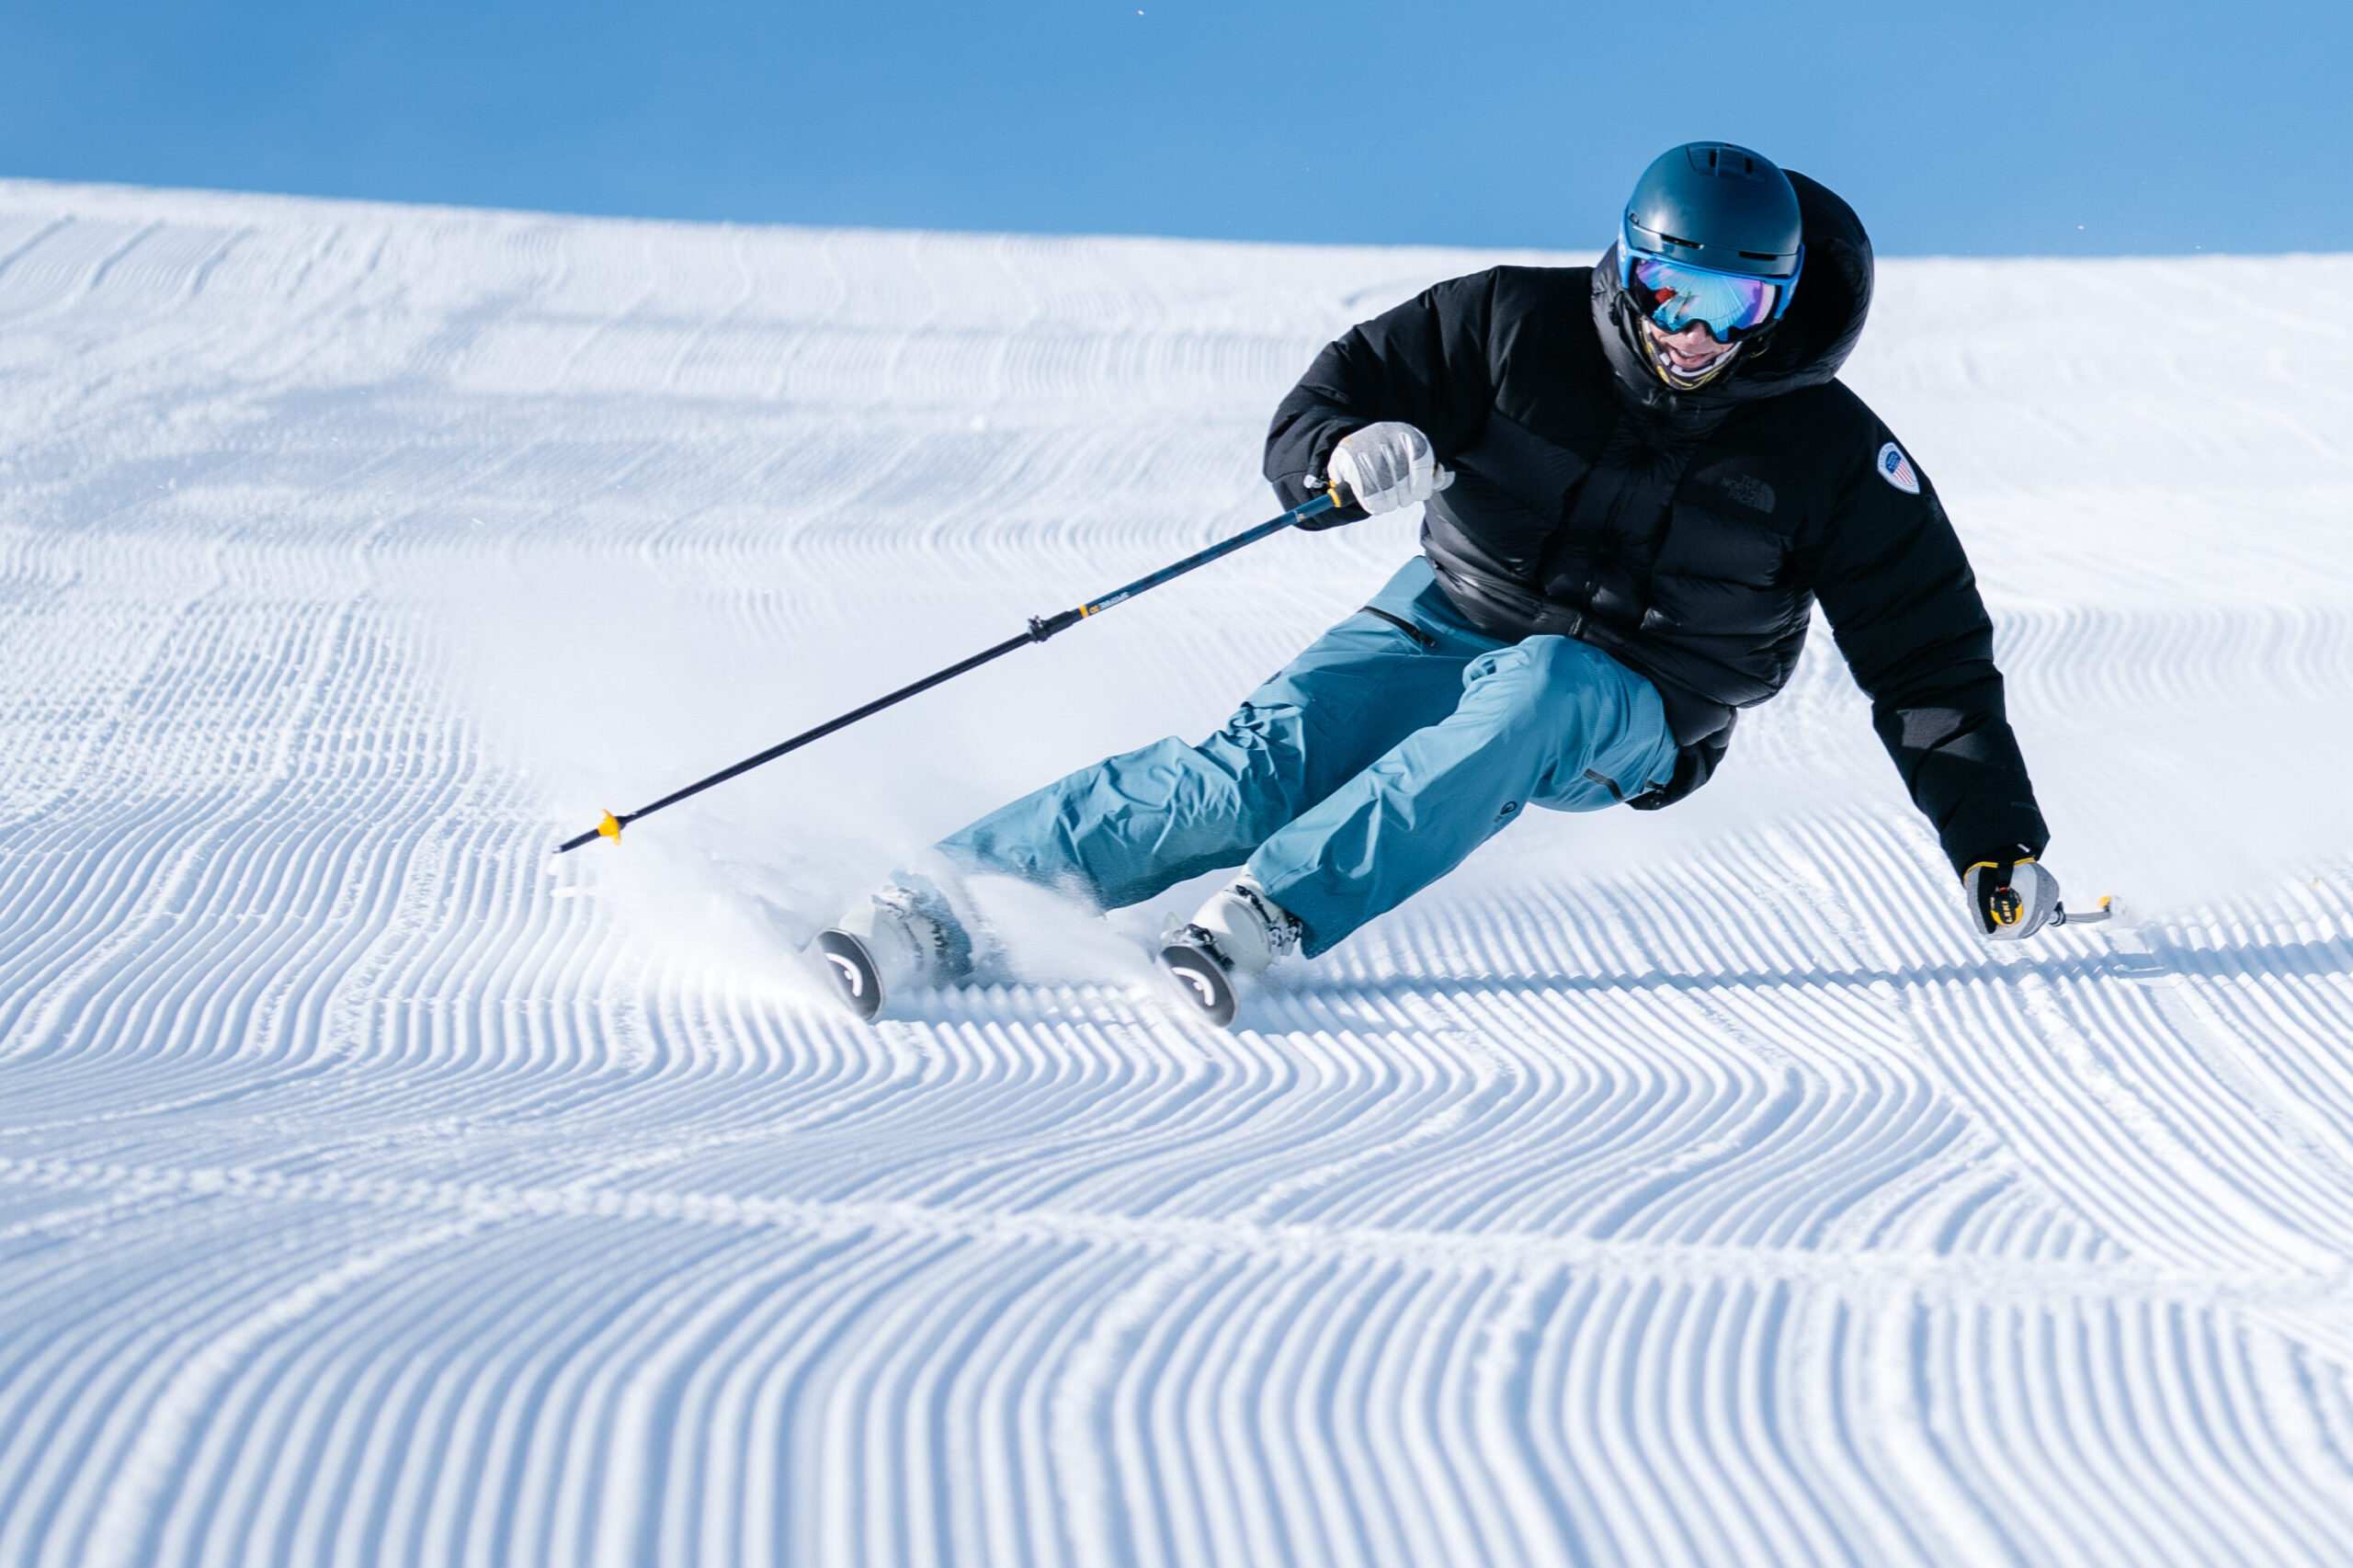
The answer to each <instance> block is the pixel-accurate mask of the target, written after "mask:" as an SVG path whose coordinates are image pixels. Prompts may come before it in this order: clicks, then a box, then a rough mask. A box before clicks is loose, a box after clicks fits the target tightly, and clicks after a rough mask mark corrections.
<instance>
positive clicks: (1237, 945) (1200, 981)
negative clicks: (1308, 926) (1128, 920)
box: [1160, 872, 1300, 1028]
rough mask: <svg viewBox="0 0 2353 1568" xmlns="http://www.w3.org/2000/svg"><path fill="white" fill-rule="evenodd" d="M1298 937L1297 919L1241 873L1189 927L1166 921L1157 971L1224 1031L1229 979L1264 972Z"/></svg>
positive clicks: (1228, 1022)
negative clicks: (1167, 924) (1168, 927)
mask: <svg viewBox="0 0 2353 1568" xmlns="http://www.w3.org/2000/svg"><path fill="white" fill-rule="evenodd" d="M1299 938H1300V924H1299V919H1298V917H1297V916H1296V915H1292V914H1291V913H1290V911H1289V910H1287V909H1285V908H1284V907H1283V906H1282V905H1281V904H1279V903H1276V902H1275V901H1274V900H1273V899H1271V898H1268V897H1267V890H1266V889H1264V888H1262V887H1260V886H1259V885H1258V881H1257V879H1256V878H1255V877H1252V876H1250V875H1249V874H1247V873H1246V872H1245V874H1244V875H1243V876H1241V877H1240V878H1238V879H1236V880H1235V881H1233V882H1232V883H1229V884H1228V885H1227V886H1225V887H1223V888H1221V889H1219V890H1218V891H1217V892H1215V893H1213V894H1211V897H1210V901H1209V902H1208V903H1204V904H1202V905H1201V907H1200V908H1199V909H1198V910H1196V911H1195V912H1194V914H1193V918H1192V921H1191V923H1190V924H1188V925H1185V926H1176V925H1175V924H1174V923H1173V922H1172V923H1171V926H1170V929H1169V931H1168V934H1167V936H1166V937H1165V938H1164V939H1163V942H1162V946H1161V949H1160V967H1161V969H1162V970H1163V971H1165V972H1166V974H1167V975H1168V977H1169V979H1170V980H1171V981H1172V982H1174V983H1175V984H1174V989H1175V991H1176V994H1177V995H1178V996H1180V997H1182V998H1183V999H1184V1001H1185V1002H1186V1004H1187V1005H1188V1006H1189V1007H1190V1008H1192V1009H1193V1010H1194V1011H1197V1012H1199V1014H1200V1016H1201V1017H1205V1018H1207V1019H1208V1020H1209V1021H1210V1022H1211V1023H1213V1024H1215V1025H1217V1026H1218V1028H1229V1027H1231V1026H1232V1025H1233V1011H1234V1006H1235V997H1234V991H1233V982H1234V978H1235V977H1236V976H1238V975H1253V974H1263V973H1265V972H1266V970H1267V965H1268V964H1271V963H1273V962H1274V961H1275V960H1277V959H1279V958H1280V957H1282V956H1283V955H1284V954H1285V953H1288V952H1290V950H1291V949H1293V948H1295V947H1297V946H1298V945H1299Z"/></svg>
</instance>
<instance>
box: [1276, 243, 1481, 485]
mask: <svg viewBox="0 0 2353 1568" xmlns="http://www.w3.org/2000/svg"><path fill="white" fill-rule="evenodd" d="M1495 276H1496V275H1495V272H1494V271H1492V270H1490V271H1487V272H1477V273H1472V275H1471V276H1470V277H1468V278H1450V279H1449V280H1448V281H1446V282H1444V283H1440V284H1438V285H1437V286H1436V287H1434V288H1431V289H1427V290H1423V291H1422V292H1421V293H1420V294H1418V295H1416V296H1415V298H1413V299H1411V300H1408V301H1405V303H1404V304H1402V305H1399V306H1398V307H1397V308H1396V309H1395V310H1392V311H1388V312H1383V313H1382V314H1381V315H1378V316H1375V317H1373V318H1372V320H1370V321H1369V322H1364V323H1361V324H1358V325H1356V326H1352V327H1350V328H1349V329H1348V330H1347V332H1345V333H1343V334H1342V335H1340V337H1339V338H1338V339H1337V340H1336V341H1335V342H1333V343H1331V344H1329V345H1327V346H1326V347H1325V348H1324V352H1323V353H1321V354H1319V355H1317V356H1316V357H1315V363H1314V364H1313V365H1311V366H1310V367H1308V371H1307V374H1306V375H1304V376H1302V377H1301V378H1300V381H1299V384H1298V385H1297V386H1295V387H1293V388H1292V389H1291V390H1290V395H1289V396H1288V397H1286V398H1284V399H1283V400H1282V402H1281V403H1279V404H1278V405H1277V406H1276V409H1275V418H1274V424H1273V426H1272V427H1271V428H1269V429H1268V431H1267V460H1266V474H1267V479H1269V480H1270V481H1272V482H1273V483H1274V486H1275V493H1276V494H1278V495H1279V496H1281V497H1282V503H1283V505H1284V506H1298V505H1299V504H1300V503H1301V502H1302V501H1304V500H1305V499H1307V496H1308V494H1309V482H1310V480H1311V478H1322V477H1324V475H1326V474H1327V473H1328V472H1330V468H1329V465H1330V462H1331V458H1332V449H1333V448H1335V447H1336V446H1338V445H1339V444H1340V441H1341V440H1342V439H1343V438H1344V437H1347V436H1348V435H1349V434H1350V433H1352V432H1354V431H1356V430H1358V429H1361V428H1363V427H1364V426H1368V425H1373V424H1380V423H1383V422H1389V421H1395V422H1398V423H1402V424H1406V425H1411V426H1414V427H1415V429H1417V430H1419V431H1421V432H1422V434H1423V435H1425V436H1426V437H1428V439H1429V443H1430V446H1431V447H1432V448H1434V449H1435V450H1436V456H1437V460H1438V462H1440V463H1445V462H1447V461H1449V460H1450V459H1451V458H1452V456H1453V454H1454V453H1456V452H1457V451H1460V450H1461V449H1462V448H1463V447H1465V446H1467V445H1468V444H1470V442H1471V441H1472V439H1473V438H1474V437H1477V435H1478V433H1479V428H1480V426H1482V425H1483V424H1484V423H1485V421H1486V416H1487V411H1488V410H1489V409H1490V408H1491V407H1493V406H1494V403H1495V378H1494V372H1493V370H1492V369H1491V368H1490V364H1489V360H1488V345H1487V327H1488V323H1489V321H1490V320H1491V319H1492V317H1493V314H1494V304H1495ZM1364 515H1365V513H1364V510H1363V508H1361V507H1358V506H1347V507H1343V508H1342V509H1340V510H1339V511H1336V512H1330V513H1326V514H1325V515H1324V518H1321V519H1318V520H1317V521H1315V522H1313V523H1306V524H1302V525H1301V526H1302V527H1303V528H1331V527H1333V526H1335V525H1336V524H1339V523H1347V522H1354V521H1355V520H1356V519H1358V517H1363V516H1364Z"/></svg>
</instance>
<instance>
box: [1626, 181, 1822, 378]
mask: <svg viewBox="0 0 2353 1568" xmlns="http://www.w3.org/2000/svg"><path fill="white" fill-rule="evenodd" d="M1803 232H1804V222H1803V220H1802V218H1801V217H1800V216H1799V213H1798V193H1797V191H1796V189H1795V188H1794V187H1791V186H1790V176H1787V175H1785V174H1783V173H1782V172H1781V170H1780V168H1779V165H1776V164H1775V163H1774V162H1773V161H1772V160H1771V159H1770V158H1768V157H1766V156H1764V155H1763V154H1762V153H1752V152H1750V151H1749V150H1748V149H1747V148H1745V147H1735V146H1733V144H1732V143H1730V142H1687V143H1685V144H1684V145H1683V146H1680V147H1675V148H1670V149H1669V150H1668V151H1666V152H1665V153H1660V154H1659V155H1658V156H1657V157H1656V158H1654V159H1653V160H1652V162H1651V166H1650V167H1649V168H1647V169H1644V170H1643V177H1642V178H1641V179H1639V180H1636V181H1635V182H1634V194H1633V195H1632V196H1631V198H1629V199H1627V202H1626V215H1625V219H1624V221H1623V222H1622V223H1621V224H1620V230H1619V236H1618V238H1619V244H1618V282H1619V286H1620V288H1622V289H1624V290H1627V291H1628V292H1630V293H1631V294H1632V295H1633V296H1634V298H1635V301H1636V303H1637V304H1638V305H1639V306H1640V307H1641V309H1642V311H1643V313H1644V314H1646V315H1648V316H1650V317H1651V318H1652V319H1653V320H1654V321H1655V322H1657V323H1658V324H1659V325H1660V327H1661V328H1663V329H1664V330H1665V331H1667V332H1670V333H1673V332H1680V331H1682V330H1683V329H1684V328H1685V327H1688V326H1689V325H1690V324H1692V323H1693V322H1695V321H1704V322H1706V323H1707V324H1708V326H1709V329H1710V330H1711V332H1713V333H1714V334H1715V335H1716V337H1717V338H1718V339H1719V340H1720V341H1722V342H1725V343H1732V342H1736V341H1738V340H1739V339H1740V338H1743V337H1745V336H1748V335H1751V334H1753V333H1756V332H1759V331H1762V330H1763V329H1764V328H1766V327H1768V326H1770V325H1771V324H1773V323H1774V322H1776V321H1779V319H1780V317H1781V313H1782V312H1784V311H1786V310H1788V309H1789V308H1790V298H1791V296H1792V295H1794V294H1795V293H1796V292H1797V283H1798V274H1799V272H1800V271H1801V270H1802V268H1803V267H1804V263H1805V246H1804V244H1802V240H1801V236H1802V233H1803Z"/></svg>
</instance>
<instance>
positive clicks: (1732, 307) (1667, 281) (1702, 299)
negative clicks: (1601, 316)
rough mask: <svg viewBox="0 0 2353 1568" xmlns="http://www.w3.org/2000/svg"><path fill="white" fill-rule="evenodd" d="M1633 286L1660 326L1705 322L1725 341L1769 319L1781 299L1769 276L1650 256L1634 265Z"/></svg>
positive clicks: (1671, 329) (1668, 328)
mask: <svg viewBox="0 0 2353 1568" xmlns="http://www.w3.org/2000/svg"><path fill="white" fill-rule="evenodd" d="M1633 286H1634V295H1635V298H1636V299H1638V300H1640V301H1642V302H1643V304H1644V305H1645V306H1646V307H1648V309H1649V311H1650V317H1651V320H1653V321H1654V322H1656V323H1658V324H1659V327H1660V329H1661V330H1663V331H1665V332H1681V331H1682V330H1683V329H1684V328H1685V327H1688V326H1689V325H1690V324H1692V323H1693V322H1705V323H1707V324H1708V330H1709V331H1710V332H1712V333H1714V334H1715V335H1716V336H1717V337H1718V338H1719V339H1721V340H1723V341H1726V342H1729V341H1730V340H1731V338H1732V335H1733V334H1734V333H1740V332H1754V331H1755V330H1756V328H1758V327H1760V326H1763V325H1764V324H1766V323H1767V322H1768V321H1771V320H1772V319H1773V311H1774V307H1775V306H1777V305H1778V304H1779V303H1780V299H1781V285H1780V284H1779V283H1776V282H1774V281H1773V280H1772V279H1770V278H1739V277H1735V276H1733V274H1731V273H1726V272H1703V271H1701V270H1699V268H1698V267H1681V266H1677V264H1676V263H1674V262H1671V261H1659V260H1656V259H1654V258H1651V257H1644V258H1643V260H1641V261H1638V262H1636V263H1635V264H1634V281H1633Z"/></svg>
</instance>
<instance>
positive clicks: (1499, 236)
mask: <svg viewBox="0 0 2353 1568" xmlns="http://www.w3.org/2000/svg"><path fill="white" fill-rule="evenodd" d="M2348 61H2353V0H2326V3H2321V0H2293V3H2291V0H2232V3H2231V4H2227V5H2222V4H2206V5H2196V6H2192V5H2176V4H2171V3H2166V0H2160V3H2156V4H2149V5H2140V6H2131V5H2122V4H2107V3H2102V4H2075V3H2070V0H2045V3H2042V4H2014V3H2010V0H1996V3H1993V4H1984V5H1974V6H1962V5H1946V6H1901V5H1862V4H1849V3H1843V0H1779V3H1774V4H1756V5H1745V6H1744V5H1727V4H1718V3H1714V0H1710V3H1708V4H1696V5H1685V6H1662V5H1656V4H1644V3H1643V0H1620V3H1618V4H1612V5H1585V4H1559V3H1556V4H1549V5H1544V4H1527V3H1516V4H1506V3H1501V0H1456V3H1454V4H1449V5H1444V6H1433V5H1413V4H1402V3H1388V0H1371V3H1368V4H1360V5H1336V4H1298V5H1284V4H1279V3H1278V4H1267V3H1262V4H1256V5H1245V4H1240V3H1235V0H1125V3H1119V4H1113V3H1108V0H1008V3H1006V4H995V5H990V4H972V5H962V6H955V5H946V4H935V3H931V0H909V3H906V4H899V5H890V4H876V3H872V0H833V3H830V4H824V5H812V4H804V3H802V0H762V3H750V0H662V3H660V4H655V3H653V0H637V3H633V4H621V3H618V0H570V3H567V4H561V5H559V4H550V3H544V0H472V3H469V4H452V3H448V0H403V3H402V4H398V5H384V4H382V3H381V0H378V3H375V4H370V5H367V6H358V5H348V4H343V3H341V0H299V3H298V0H245V3H244V4H237V5H222V4H207V3H198V0H176V3H173V0H77V3H63V0H41V3H39V4H33V3H30V0H0V173H5V174H8V175H19V176H43V177H51V178H64V179H99V180H119V181H127V182H131V183H136V184H151V185H190V186H206V187H222V188H231V189H247V190H277V191H291V192H300V193H305V194H319V195H331V196H355V197H371V198H383V199H394V200H404V201H438V202H456V203H462V204H470V205H490V206H503V207H523V208H538V209H546V210H559V211H574V212H598V213H629V214H639V215H645V216H655V217H676V218H700V219H728V220H734V221H738V222H793V223H855V224H878V225H887V226H893V227H923V228H955V229H1000V230H1020V231H1045V232H1060V233H1150V234H1189V235H1199V236H1207V237H1216V238H1239V239H1267V240H1318V239H1324V240H1343V241H1365V242H1375V243H1392V242H1435V243H1445V244H1508V245H1540V246H1558V247H1566V248H1585V247H1597V246H1598V245H1600V244H1603V243H1605V242H1606V241H1607V239H1608V234H1609V231H1610V227H1611V223H1612V220H1613V215H1614V212H1615V210H1616V208H1617V204H1618V203H1619V202H1620V200H1622V199H1623V197H1624V194H1625V192H1626V190H1627V189H1628V188H1629V187H1631V183H1632V180H1633V177H1634V176H1635V174H1636V173H1638V172H1639V171H1640V169H1641V167H1642V165H1643V163H1644V162H1646V161H1647V160H1648V158H1649V157H1650V156H1651V155H1652V154H1653V153H1656V152H1658V151H1659V150H1660V149H1662V148H1664V147H1665V146H1667V145H1670V144H1672V143H1674V142H1680V141H1684V140H1688V139H1692V138H1697V137H1721V138H1724V139H1727V140H1731V141H1737V142H1745V143H1747V144H1748V145H1750V146H1753V147H1756V148H1757V149H1759V150H1760V151H1762V152H1765V153H1768V154H1769V155H1771V156H1773V157H1775V158H1777V159H1779V160H1780V161H1781V162H1783V163H1785V164H1787V165H1790V166H1791V167H1795V168H1799V169H1802V170H1804V171H1806V172H1807V173H1809V174H1812V175H1813V176H1816V177H1817V178H1820V179H1822V180H1824V181H1825V182H1826V183H1828V184H1830V185H1831V186H1833V187H1836V188H1837V189H1838V190H1840V191H1841V192H1843V193H1844V194H1845V195H1846V196H1847V198H1848V199H1850V200H1851V201H1853V202H1854V204H1855V205H1856V207H1857V208H1858V209H1859V210H1860V212H1861V213H1862V216H1863V218H1864V220H1865V222H1867V223H1868V224H1869V225H1870V229H1871V231H1872V233H1873V235H1874V237H1875V239H1876V240H1877V242H1878V243H1879V244H1880V247H1881V249H1882V250H1884V251H1886V252H1889V253H1891V254H1900V255H1919V254H1949V255H1981V256H1984V255H2054V254H2055V255H2075V254H2094V255H2106V254H2118V253H2159V254H2165V253H2186V252H2190V251H2193V250H2199V249H2204V250H2210V251H2211V250H2225V251H2237V252H2269V251H2281V250H2353V109H2348V108H2347V104H2348V100H2353V93H2348V92H2347V89H2346V88H2345V85H2344V84H2343V83H2342V82H2341V81H2340V80H2337V79H2336V77H2337V75H2338V74H2339V73H2341V72H2343V71H2344V70H2345V69H2346V67H2347V62H2348Z"/></svg>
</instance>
